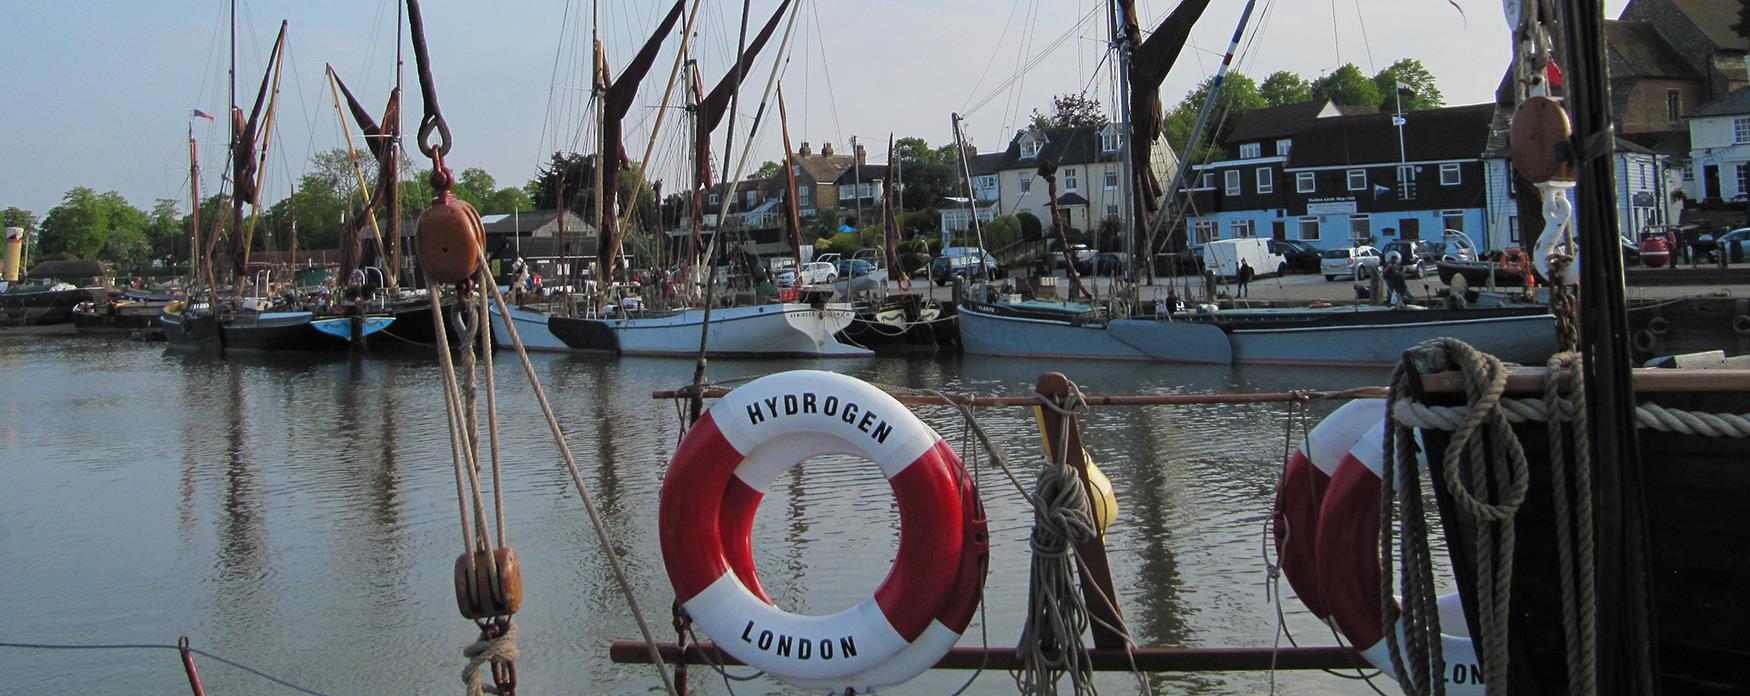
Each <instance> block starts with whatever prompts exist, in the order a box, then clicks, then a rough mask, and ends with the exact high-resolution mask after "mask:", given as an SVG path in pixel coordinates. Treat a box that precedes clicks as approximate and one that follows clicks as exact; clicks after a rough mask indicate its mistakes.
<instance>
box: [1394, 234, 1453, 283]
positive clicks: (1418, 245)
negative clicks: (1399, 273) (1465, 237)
mask: <svg viewBox="0 0 1750 696" xmlns="http://www.w3.org/2000/svg"><path fill="white" fill-rule="evenodd" d="M1392 254H1397V255H1398V263H1401V264H1403V265H1404V275H1407V276H1413V277H1416V278H1421V277H1423V276H1426V275H1428V273H1429V272H1430V271H1438V270H1439V266H1437V265H1436V264H1438V263H1439V262H1440V257H1441V256H1444V255H1445V250H1444V249H1442V248H1441V247H1440V245H1438V244H1435V243H1433V242H1429V241H1425V240H1419V239H1399V240H1397V241H1393V242H1388V243H1386V245H1385V250H1384V256H1383V258H1387V259H1389V258H1391V255H1392Z"/></svg>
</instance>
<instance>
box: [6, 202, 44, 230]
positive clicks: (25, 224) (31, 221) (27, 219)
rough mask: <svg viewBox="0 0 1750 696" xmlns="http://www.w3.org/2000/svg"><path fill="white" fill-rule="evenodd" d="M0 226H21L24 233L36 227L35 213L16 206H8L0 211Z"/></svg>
mask: <svg viewBox="0 0 1750 696" xmlns="http://www.w3.org/2000/svg"><path fill="white" fill-rule="evenodd" d="M0 226H5V227H22V228H24V231H25V232H26V233H29V232H30V231H32V230H35V229H36V213H33V212H30V211H28V210H25V209H23V208H20V207H18V206H9V207H7V208H6V210H4V211H0Z"/></svg>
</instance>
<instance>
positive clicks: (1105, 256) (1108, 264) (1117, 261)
mask: <svg viewBox="0 0 1750 696" xmlns="http://www.w3.org/2000/svg"><path fill="white" fill-rule="evenodd" d="M1129 269H1130V255H1129V254H1126V253H1123V252H1117V251H1102V252H1100V253H1098V254H1094V255H1093V256H1090V257H1088V258H1087V260H1085V261H1077V262H1076V272H1077V273H1080V274H1082V275H1119V274H1122V273H1124V272H1125V271H1128V270H1129Z"/></svg>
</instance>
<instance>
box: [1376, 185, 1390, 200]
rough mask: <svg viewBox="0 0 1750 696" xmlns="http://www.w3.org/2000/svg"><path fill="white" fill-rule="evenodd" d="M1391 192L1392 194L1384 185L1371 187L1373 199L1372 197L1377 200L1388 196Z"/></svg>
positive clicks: (1388, 187)
mask: <svg viewBox="0 0 1750 696" xmlns="http://www.w3.org/2000/svg"><path fill="white" fill-rule="evenodd" d="M1391 192H1392V189H1391V187H1390V186H1384V185H1381V184H1374V185H1373V197H1374V198H1378V197H1380V196H1384V195H1388V194H1390V193H1391Z"/></svg>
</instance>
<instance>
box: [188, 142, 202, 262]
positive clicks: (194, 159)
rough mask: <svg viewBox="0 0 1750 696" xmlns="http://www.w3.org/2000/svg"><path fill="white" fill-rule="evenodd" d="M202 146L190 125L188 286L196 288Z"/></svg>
mask: <svg viewBox="0 0 1750 696" xmlns="http://www.w3.org/2000/svg"><path fill="white" fill-rule="evenodd" d="M199 150H200V146H199V145H197V144H196V143H195V140H194V124H193V123H190V124H189V125H188V195H189V198H190V199H191V202H192V203H193V205H194V208H193V209H192V210H191V211H190V212H189V214H188V215H189V225H188V235H189V240H188V241H189V243H188V254H189V261H188V263H189V268H188V285H189V287H190V288H193V287H194V284H195V280H196V279H197V278H200V274H201V163H200V152H199Z"/></svg>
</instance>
